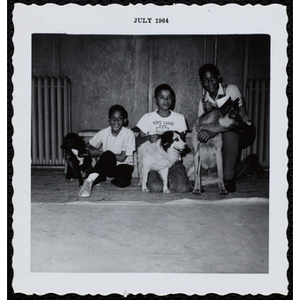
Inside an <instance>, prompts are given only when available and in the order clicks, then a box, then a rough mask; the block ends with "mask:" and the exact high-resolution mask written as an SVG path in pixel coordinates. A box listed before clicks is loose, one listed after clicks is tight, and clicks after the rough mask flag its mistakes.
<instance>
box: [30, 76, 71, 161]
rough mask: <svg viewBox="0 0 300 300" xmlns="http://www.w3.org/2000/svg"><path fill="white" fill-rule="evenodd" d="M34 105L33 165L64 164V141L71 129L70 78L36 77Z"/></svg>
mask: <svg viewBox="0 0 300 300" xmlns="http://www.w3.org/2000/svg"><path fill="white" fill-rule="evenodd" d="M31 109H32V115H31V128H32V132H31V163H32V165H52V166H53V165H57V166H59V165H64V158H63V151H62V150H61V149H60V145H61V144H62V141H63V137H64V136H65V135H66V134H67V133H69V132H70V131H71V130H70V129H71V112H70V109H71V105H70V81H69V79H68V78H66V77H65V78H62V77H58V78H56V77H38V78H37V77H33V78H32V104H31Z"/></svg>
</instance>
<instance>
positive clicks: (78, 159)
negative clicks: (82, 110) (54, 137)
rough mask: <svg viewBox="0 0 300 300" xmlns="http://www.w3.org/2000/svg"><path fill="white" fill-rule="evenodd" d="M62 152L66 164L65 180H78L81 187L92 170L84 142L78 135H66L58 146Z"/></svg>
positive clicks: (72, 133) (90, 159)
mask: <svg viewBox="0 0 300 300" xmlns="http://www.w3.org/2000/svg"><path fill="white" fill-rule="evenodd" d="M60 148H61V149H63V150H64V157H65V160H66V162H67V164H68V166H67V173H66V178H67V179H68V180H73V179H76V178H77V179H78V181H79V186H82V185H83V179H84V178H86V177H87V176H88V175H89V174H90V172H91V170H92V158H91V157H90V156H89V155H88V153H87V150H86V148H85V143H84V140H83V139H82V138H81V137H80V136H78V134H76V133H74V132H71V133H68V134H67V135H66V136H65V137H64V139H63V143H62V145H61V146H60Z"/></svg>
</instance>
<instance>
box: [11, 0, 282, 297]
mask: <svg viewBox="0 0 300 300" xmlns="http://www.w3.org/2000/svg"><path fill="white" fill-rule="evenodd" d="M179 13H180V14H179ZM188 13H189V14H188ZM30 16H31V17H30ZM187 16H189V17H187ZM254 16H255V17H256V18H257V19H258V20H259V21H258V22H256V23H255V24H253V22H252V21H250V20H253V17H254ZM260 16H264V18H260ZM274 16H277V23H276V25H274V23H273V22H272V20H273V19H274ZM234 17H235V18H236V19H235V20H234V21H228V20H233V18H234ZM29 18H31V21H32V24H31V25H28V23H26V20H29ZM54 19H55V20H57V21H56V22H55V21H54ZM242 20H243V22H242ZM35 23H36V25H35ZM286 23H287V16H286V12H285V7H284V6H281V5H269V6H260V5H258V6H251V7H249V6H247V5H246V6H239V5H228V6H222V7H221V6H218V5H216V4H211V5H203V6H195V5H193V6H186V5H182V4H181V5H174V6H173V7H167V6H162V7H157V6H155V5H134V6H133V5H130V6H129V7H122V6H120V5H109V6H106V7H104V6H100V5H96V6H93V7H92V6H90V5H87V6H82V7H81V6H79V5H78V6H77V5H65V6H58V5H54V4H51V5H50V4H49V5H48V4H46V5H43V6H37V5H33V6H31V7H29V6H27V5H23V4H19V5H16V7H15V14H14V25H15V35H14V37H13V42H14V46H15V49H16V51H15V53H14V59H13V64H14V68H15V72H14V76H13V83H14V93H13V94H14V117H13V120H12V123H13V126H14V130H15V133H14V136H15V140H14V142H13V143H14V145H13V146H14V150H15V158H14V162H13V165H14V170H15V173H14V178H13V186H14V191H15V192H14V196H13V201H12V202H13V205H14V216H13V218H15V220H16V221H15V222H14V224H13V227H14V228H13V229H14V232H15V237H14V239H13V244H14V257H15V259H14V262H13V268H14V272H15V274H14V280H13V286H14V287H15V288H16V291H19V292H21V293H25V294H32V293H35V294H44V293H49V292H53V293H58V294H65V293H68V292H69V293H78V294H82V295H84V294H102V295H108V294H110V293H117V294H121V295H125V296H126V295H128V294H135V293H144V294H146V293H155V294H158V295H166V294H169V293H184V294H187V295H188V294H190V295H191V294H199V295H200V294H202V295H205V294H207V293H216V294H226V293H238V294H249V293H252V294H255V293H256V294H257V293H260V294H264V295H267V294H271V293H282V294H286V293H287V286H288V282H287V278H286V272H287V269H288V261H287V257H286V253H287V243H288V241H287V237H286V230H287V226H288V220H287V216H286V215H287V207H288V202H287V196H286V193H287V189H288V183H287V179H286V174H287V156H286V150H287V145H288V142H287V139H286V131H287V116H286V109H287V96H286V85H287V74H286V73H285V69H286V65H287V57H286V47H287V44H286V43H287V32H286ZM23 24H27V25H26V26H28V28H26V26H25V25H24V26H23ZM274 26H275V27H276V26H277V27H278V28H274ZM23 30H24V32H25V33H23ZM21 261H22V263H21ZM21 265H22V266H21ZM24 277H26V280H24ZM99 282H102V283H103V284H101V283H99ZM200 282H201V283H200ZM99 285H100V286H99Z"/></svg>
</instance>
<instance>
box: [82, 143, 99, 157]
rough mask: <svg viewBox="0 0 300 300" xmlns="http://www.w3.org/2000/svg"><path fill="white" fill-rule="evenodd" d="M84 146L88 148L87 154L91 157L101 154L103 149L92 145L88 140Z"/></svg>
mask: <svg viewBox="0 0 300 300" xmlns="http://www.w3.org/2000/svg"><path fill="white" fill-rule="evenodd" d="M85 147H86V149H87V150H88V153H89V155H90V156H92V157H100V156H101V155H102V154H103V151H101V150H99V149H97V148H96V147H94V146H92V145H91V144H90V143H89V142H87V143H86V145H85Z"/></svg>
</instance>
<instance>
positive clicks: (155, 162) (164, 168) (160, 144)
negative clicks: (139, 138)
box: [138, 131, 187, 193]
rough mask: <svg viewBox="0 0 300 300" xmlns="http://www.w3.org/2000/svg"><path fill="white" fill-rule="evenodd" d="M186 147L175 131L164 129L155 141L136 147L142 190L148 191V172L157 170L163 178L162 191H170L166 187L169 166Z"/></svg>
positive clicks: (178, 158)
mask: <svg viewBox="0 0 300 300" xmlns="http://www.w3.org/2000/svg"><path fill="white" fill-rule="evenodd" d="M186 148H187V144H186V143H185V142H184V141H183V140H182V138H181V135H180V133H179V132H177V131H166V132H164V133H163V134H162V135H161V136H160V138H159V139H158V140H157V141H156V142H155V143H151V142H150V141H147V142H145V143H143V144H142V145H141V146H140V147H139V148H138V171H139V178H140V185H141V186H142V191H143V192H149V189H148V188H147V179H148V173H149V172H150V170H155V171H157V172H158V173H159V174H160V175H161V177H162V180H163V192H164V193H170V190H169V189H168V172H169V168H170V167H171V166H173V165H174V163H175V162H177V161H178V160H180V157H181V153H183V151H184V150H185V149H186Z"/></svg>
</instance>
